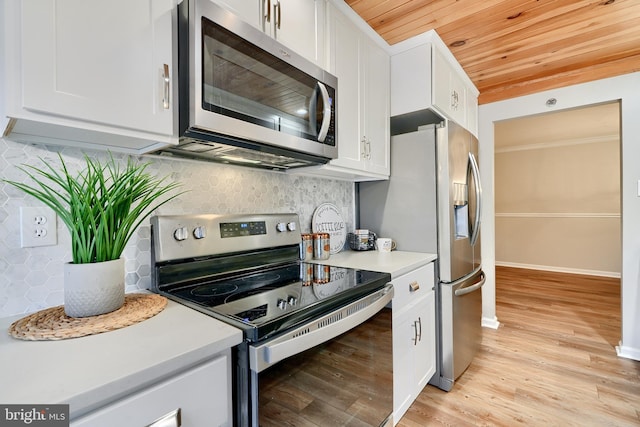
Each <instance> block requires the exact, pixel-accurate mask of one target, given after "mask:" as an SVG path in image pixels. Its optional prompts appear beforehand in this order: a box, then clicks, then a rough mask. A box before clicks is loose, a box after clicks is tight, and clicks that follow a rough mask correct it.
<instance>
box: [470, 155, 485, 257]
mask: <svg viewBox="0 0 640 427" xmlns="http://www.w3.org/2000/svg"><path fill="white" fill-rule="evenodd" d="M469 163H470V164H471V172H472V173H473V180H474V181H475V185H474V187H475V192H476V212H475V213H476V217H475V221H474V222H475V223H474V224H473V232H472V233H471V245H475V244H476V241H477V240H478V235H479V234H480V213H481V212H482V187H481V186H480V170H479V169H478V163H477V162H476V157H475V156H474V155H473V153H469Z"/></svg>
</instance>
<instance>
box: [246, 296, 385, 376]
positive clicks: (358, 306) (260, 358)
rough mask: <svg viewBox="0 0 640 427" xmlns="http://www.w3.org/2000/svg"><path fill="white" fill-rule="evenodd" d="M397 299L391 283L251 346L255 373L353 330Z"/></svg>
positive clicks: (251, 363) (251, 364)
mask: <svg viewBox="0 0 640 427" xmlns="http://www.w3.org/2000/svg"><path fill="white" fill-rule="evenodd" d="M392 298H393V285H392V284H391V283H389V284H387V286H386V287H385V288H383V289H381V290H379V291H377V292H375V293H373V294H371V295H367V296H366V297H363V298H361V299H359V300H357V301H355V302H353V303H351V304H349V305H347V306H345V307H343V308H341V309H340V310H338V311H337V312H332V313H329V314H327V315H325V316H323V317H321V318H319V319H315V320H313V321H312V322H309V323H306V324H304V325H302V326H300V327H298V328H296V329H294V330H292V331H287V332H286V333H285V334H284V335H282V336H280V337H277V338H274V339H273V340H270V341H267V342H265V343H264V344H260V345H251V346H250V347H249V364H250V367H251V370H252V371H254V372H262V371H263V370H265V369H266V368H268V367H269V366H271V365H274V364H276V363H278V362H279V361H281V360H284V359H286V358H287V357H289V356H293V355H295V354H298V353H302V352H303V351H305V350H308V349H310V348H313V347H315V346H317V345H319V344H322V343H323V342H326V341H329V340H331V339H333V338H335V337H337V336H338V335H340V334H343V333H344V332H346V331H348V330H349V329H352V328H354V327H356V326H358V325H360V324H361V323H363V322H364V321H365V320H367V319H369V318H370V317H371V316H373V315H374V314H376V313H377V312H379V311H380V310H382V308H383V307H384V306H385V305H387V304H388V303H389V302H390V301H391V299H392Z"/></svg>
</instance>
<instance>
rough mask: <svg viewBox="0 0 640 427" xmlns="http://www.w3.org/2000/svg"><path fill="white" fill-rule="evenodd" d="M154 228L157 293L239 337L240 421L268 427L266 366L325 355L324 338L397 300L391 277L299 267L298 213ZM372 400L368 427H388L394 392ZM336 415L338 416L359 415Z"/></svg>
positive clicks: (161, 220)
mask: <svg viewBox="0 0 640 427" xmlns="http://www.w3.org/2000/svg"><path fill="white" fill-rule="evenodd" d="M151 227H152V237H151V242H152V251H151V252H152V269H153V272H152V277H153V290H154V291H155V292H158V293H160V294H163V295H166V296H167V297H169V298H171V299H173V300H175V301H178V302H180V303H182V304H184V305H187V306H189V307H191V308H194V309H196V310H199V311H201V312H203V313H205V314H208V315H210V316H213V317H215V318H217V319H219V320H221V321H224V322H226V323H229V324H231V325H233V326H236V327H238V328H240V329H242V331H243V334H244V341H243V343H242V344H240V345H238V346H237V347H235V348H234V351H233V353H234V365H235V372H234V406H235V417H234V420H235V421H234V423H235V424H236V425H240V426H257V425H262V424H263V420H262V418H261V414H260V391H261V381H263V382H267V381H266V379H265V378H262V379H261V377H262V376H266V375H267V373H268V372H269V371H273V372H275V371H277V370H276V369H271V370H270V369H269V368H270V367H272V366H273V365H276V364H278V363H280V362H282V364H283V365H284V363H285V362H283V361H285V360H287V359H289V358H291V357H292V356H296V355H300V354H301V353H303V352H308V353H307V354H305V355H304V358H305V359H306V360H312V358H313V357H322V355H321V354H320V353H322V352H326V351H329V350H326V348H327V343H328V342H330V341H331V340H333V339H335V338H336V337H339V336H340V335H342V334H344V333H345V332H347V331H349V330H352V329H353V328H355V327H357V326H359V325H363V323H364V322H366V321H367V320H369V319H370V318H372V317H373V316H375V315H377V314H378V313H379V312H380V311H381V310H383V308H384V307H385V306H386V305H387V304H388V303H389V302H390V301H391V298H392V297H393V287H392V285H391V284H390V283H389V282H390V280H391V277H390V275H389V274H387V273H379V272H373V271H366V270H355V269H348V268H337V267H330V266H328V265H323V264H311V263H304V262H301V261H300V242H301V235H300V224H299V220H298V216H297V215H296V214H260V215H214V214H205V215H179V216H154V217H152V218H151ZM363 327H364V326H363ZM385 331H386V330H385ZM386 333H387V332H385V334H386ZM390 336H391V333H390V328H389V331H388V337H389V339H390ZM377 351H378V352H379V351H380V350H377ZM385 351H387V350H385ZM388 352H389V354H386V355H385V360H390V359H391V357H390V354H391V353H390V352H391V348H389V349H388ZM316 354H317V355H316ZM363 357H364V356H363ZM371 357H375V356H374V355H372V356H371ZM363 360H364V359H363ZM368 363H374V362H368ZM378 368H379V369H383V368H384V367H383V366H378V367H376V369H378ZM389 368H390V367H389ZM269 382H270V383H273V381H269ZM367 387H368V388H369V389H375V386H371V385H369V384H367ZM383 388H386V389H388V388H389V384H388V379H387V384H384V385H383V384H382V383H380V389H383ZM364 394H365V395H366V394H367V393H364ZM370 394H371V396H363V401H365V400H366V401H367V402H369V404H372V407H374V408H378V413H384V414H385V415H384V416H382V415H380V417H381V418H382V419H380V420H373V421H368V422H369V423H370V425H375V426H376V427H377V426H379V425H392V417H391V412H392V397H391V395H390V393H388V391H386V392H385V391H384V390H381V391H375V390H374V391H371V393H370ZM358 398H359V397H358ZM318 399H322V397H318ZM283 404H285V405H286V402H284V403H283ZM334 406H336V405H334ZM338 406H339V405H338ZM354 406H355V405H354ZM327 407H331V405H328V406H327ZM387 407H388V411H387V410H386V409H384V410H383V411H382V412H380V408H387ZM334 409H336V408H333V407H331V408H330V409H327V410H328V411H333V410H334ZM337 410H339V411H341V413H340V414H339V415H335V417H336V418H335V419H348V418H349V417H357V416H358V415H357V414H355V415H354V414H353V413H352V412H353V410H350V409H349V408H337ZM365 412H367V411H365ZM283 413H284V414H288V415H286V416H290V417H294V416H297V415H294V414H293V413H290V411H289V412H283ZM345 414H346V415H345ZM300 416H304V413H302V411H301V414H300ZM369 416H370V414H369ZM281 421H283V422H290V423H291V422H292V423H293V424H294V425H295V424H296V421H295V420H294V419H291V420H284V419H283V420H281ZM360 421H362V420H360ZM265 422H266V421H265ZM345 423H346V422H345ZM364 424H366V422H365V423H364ZM334 425H335V424H334Z"/></svg>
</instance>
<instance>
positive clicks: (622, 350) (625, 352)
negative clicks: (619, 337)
mask: <svg viewBox="0 0 640 427" xmlns="http://www.w3.org/2000/svg"><path fill="white" fill-rule="evenodd" d="M616 354H617V355H618V357H623V358H625V359H632V360H638V361H640V348H633V347H625V346H623V345H622V343H620V345H617V346H616Z"/></svg>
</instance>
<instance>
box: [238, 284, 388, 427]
mask: <svg viewBox="0 0 640 427" xmlns="http://www.w3.org/2000/svg"><path fill="white" fill-rule="evenodd" d="M392 298H393V285H391V284H389V285H387V286H386V287H385V288H383V289H381V290H379V291H377V292H375V293H373V294H371V295H368V296H366V297H363V298H361V299H359V300H358V301H355V302H353V303H351V304H349V305H347V306H344V307H342V308H340V309H338V310H336V311H333V312H331V313H329V314H327V315H325V316H322V317H321V318H318V319H314V320H313V321H312V322H309V323H307V324H305V325H303V326H300V327H298V328H295V329H293V330H290V331H287V332H286V333H285V334H283V335H281V336H278V337H276V338H274V339H272V340H267V341H266V342H263V343H255V344H250V345H247V346H246V347H245V348H246V349H247V352H248V354H247V355H246V356H247V359H248V360H247V362H248V364H249V371H250V373H249V376H250V378H249V390H247V393H246V394H245V397H246V401H245V402H244V406H245V408H244V411H241V412H244V415H242V416H241V418H245V419H246V420H245V421H244V422H243V421H242V420H240V421H241V422H240V423H239V424H240V425H243V426H245V425H246V426H258V425H260V426H267V425H278V423H280V425H282V424H283V423H288V424H289V425H302V424H303V423H304V421H305V419H306V420H309V419H310V418H313V417H317V416H320V417H321V419H320V420H319V421H321V422H320V424H323V423H325V424H326V423H329V424H330V425H344V424H346V422H347V421H348V420H349V419H351V418H354V417H355V418H358V420H359V421H360V422H361V423H362V425H371V426H375V427H379V426H389V427H391V426H392V425H393V418H392V413H393V357H392V354H393V351H392V343H393V339H392V331H391V315H390V310H389V309H386V308H385V306H386V305H387V304H388V303H389V302H390V301H391V299H392ZM241 347H242V346H241ZM242 358H243V357H240V359H242ZM238 385H239V384H238ZM291 393H293V394H294V396H292V395H291ZM241 406H242V405H241ZM317 411H320V413H318V412H317ZM275 414H277V416H278V417H280V418H279V419H273V418H272V417H273V416H276V415H275ZM282 417H285V418H284V419H283V418H282ZM323 420H324V421H323Z"/></svg>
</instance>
